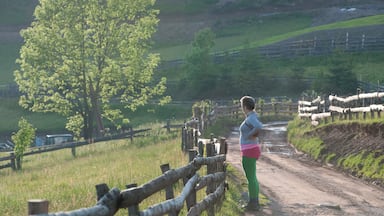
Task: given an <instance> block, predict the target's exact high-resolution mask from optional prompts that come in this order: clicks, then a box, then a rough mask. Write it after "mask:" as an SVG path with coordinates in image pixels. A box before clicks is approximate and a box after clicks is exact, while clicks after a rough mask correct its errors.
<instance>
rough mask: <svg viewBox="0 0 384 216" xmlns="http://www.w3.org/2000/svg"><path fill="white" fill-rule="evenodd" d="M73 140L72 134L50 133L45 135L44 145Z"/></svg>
mask: <svg viewBox="0 0 384 216" xmlns="http://www.w3.org/2000/svg"><path fill="white" fill-rule="evenodd" d="M67 142H73V135H72V134H50V135H46V136H45V145H53V144H61V143H67Z"/></svg>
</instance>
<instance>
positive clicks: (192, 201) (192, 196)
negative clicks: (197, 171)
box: [184, 149, 197, 210]
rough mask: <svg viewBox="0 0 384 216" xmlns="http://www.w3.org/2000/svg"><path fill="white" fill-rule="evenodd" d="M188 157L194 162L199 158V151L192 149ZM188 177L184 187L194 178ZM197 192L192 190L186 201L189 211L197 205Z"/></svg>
mask: <svg viewBox="0 0 384 216" xmlns="http://www.w3.org/2000/svg"><path fill="white" fill-rule="evenodd" d="M188 153H189V154H188V157H189V162H191V161H193V160H194V159H195V158H196V156H197V151H196V150H194V149H190V150H189V152H188ZM193 175H194V174H193ZM193 175H191V176H187V178H185V179H184V185H185V184H186V183H187V182H188V180H189V179H190V178H192V176H193ZM196 197H197V196H196V190H195V189H192V191H191V193H190V194H189V195H188V197H187V199H186V203H187V209H188V210H189V209H190V208H192V207H193V206H195V205H196V199H197V198H196Z"/></svg>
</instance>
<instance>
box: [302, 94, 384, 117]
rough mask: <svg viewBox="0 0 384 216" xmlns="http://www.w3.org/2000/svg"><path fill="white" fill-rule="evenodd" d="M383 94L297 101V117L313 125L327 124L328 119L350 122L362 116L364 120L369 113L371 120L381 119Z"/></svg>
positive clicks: (332, 96)
mask: <svg viewBox="0 0 384 216" xmlns="http://www.w3.org/2000/svg"><path fill="white" fill-rule="evenodd" d="M383 97H384V92H372V93H361V94H360V93H358V94H356V95H352V96H348V97H338V96H334V95H329V96H328V97H325V99H321V97H320V96H319V97H317V98H316V99H314V100H312V101H304V100H302V101H299V103H298V104H299V105H298V115H299V117H301V118H309V119H311V120H312V124H313V125H318V124H319V123H320V121H324V122H328V118H329V117H330V118H331V119H332V122H333V121H334V120H335V117H338V118H339V119H348V120H352V119H353V116H355V119H358V118H359V114H362V116H363V119H366V117H367V114H368V113H369V114H370V116H371V118H375V113H377V114H376V116H377V117H381V112H382V111H383V110H384V105H383Z"/></svg>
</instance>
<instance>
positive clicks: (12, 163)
mask: <svg viewBox="0 0 384 216" xmlns="http://www.w3.org/2000/svg"><path fill="white" fill-rule="evenodd" d="M149 130H151V129H149V128H146V129H138V130H133V129H132V128H130V129H129V131H128V132H125V133H121V134H115V135H110V136H104V137H99V138H95V139H93V140H85V141H79V142H67V143H59V144H52V145H44V146H38V147H31V148H29V149H28V151H27V152H24V154H23V156H29V155H35V154H41V153H44V152H51V151H57V150H62V149H67V148H70V149H71V153H72V155H73V156H74V157H75V156H76V147H80V146H84V145H90V144H94V143H97V142H101V141H108V140H113V139H122V138H129V139H130V140H131V141H133V138H134V137H135V136H137V134H140V133H142V132H145V131H149ZM9 154H10V155H9V156H6V157H0V162H1V161H9V162H8V163H6V164H2V165H0V169H4V168H12V170H17V167H20V160H18V157H17V156H16V155H15V152H14V151H11V152H10V153H9Z"/></svg>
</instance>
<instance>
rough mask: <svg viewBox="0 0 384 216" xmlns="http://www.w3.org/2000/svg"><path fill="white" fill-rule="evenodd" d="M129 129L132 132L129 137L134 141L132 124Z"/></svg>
mask: <svg viewBox="0 0 384 216" xmlns="http://www.w3.org/2000/svg"><path fill="white" fill-rule="evenodd" d="M128 130H129V134H130V136H129V138H130V139H131V143H132V142H133V135H134V134H133V133H134V132H133V127H132V126H129V128H128Z"/></svg>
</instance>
